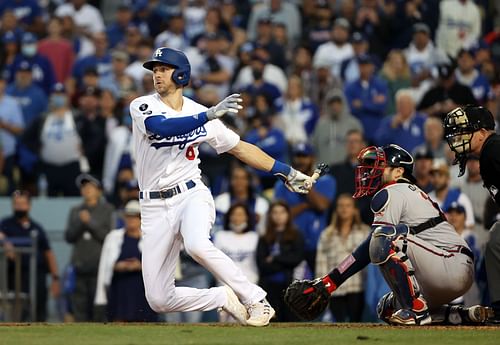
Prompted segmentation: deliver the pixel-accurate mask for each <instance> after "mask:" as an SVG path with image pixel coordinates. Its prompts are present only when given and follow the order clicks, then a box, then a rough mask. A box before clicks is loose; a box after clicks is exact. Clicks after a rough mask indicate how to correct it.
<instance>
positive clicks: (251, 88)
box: [243, 54, 281, 105]
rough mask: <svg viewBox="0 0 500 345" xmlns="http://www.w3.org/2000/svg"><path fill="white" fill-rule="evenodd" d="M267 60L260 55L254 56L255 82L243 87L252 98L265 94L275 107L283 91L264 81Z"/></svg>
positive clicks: (252, 64) (253, 71)
mask: <svg viewBox="0 0 500 345" xmlns="http://www.w3.org/2000/svg"><path fill="white" fill-rule="evenodd" d="M266 64H267V60H266V59H264V58H262V57H261V56H260V55H258V54H253V55H252V61H251V62H250V66H251V71H252V77H253V81H252V82H251V83H250V84H248V85H245V86H243V91H245V92H248V93H249V94H250V95H252V96H256V95H258V94H265V95H266V97H267V98H268V99H269V100H270V101H271V104H272V105H274V104H275V102H276V101H277V100H278V98H280V97H281V91H280V90H279V89H278V87H277V86H276V85H274V84H272V83H270V82H268V81H266V80H265V79H264V69H265V67H266Z"/></svg>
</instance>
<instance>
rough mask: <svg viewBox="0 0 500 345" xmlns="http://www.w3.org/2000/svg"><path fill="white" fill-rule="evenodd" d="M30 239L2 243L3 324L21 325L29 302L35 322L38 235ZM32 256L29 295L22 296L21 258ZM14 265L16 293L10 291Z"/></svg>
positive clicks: (33, 233)
mask: <svg viewBox="0 0 500 345" xmlns="http://www.w3.org/2000/svg"><path fill="white" fill-rule="evenodd" d="M30 234H31V237H29V238H26V237H10V238H6V239H4V240H0V321H6V322H20V321H26V320H23V319H24V317H25V315H23V314H24V310H25V308H24V305H25V304H26V301H28V302H29V317H30V321H36V310H37V308H36V304H37V303H36V302H37V301H36V296H37V293H36V292H37V291H36V290H37V286H36V283H37V279H36V278H37V272H36V269H37V239H38V232H37V231H31V233H30ZM23 255H29V292H28V294H26V293H24V292H22V273H23V272H22V256H23ZM9 260H12V261H13V263H14V277H13V280H14V284H13V285H14V290H13V291H9V285H11V284H10V282H9V274H8V262H9Z"/></svg>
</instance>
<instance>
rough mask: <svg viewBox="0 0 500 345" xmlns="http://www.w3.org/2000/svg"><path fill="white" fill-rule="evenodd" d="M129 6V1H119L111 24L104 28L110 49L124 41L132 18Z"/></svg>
mask: <svg viewBox="0 0 500 345" xmlns="http://www.w3.org/2000/svg"><path fill="white" fill-rule="evenodd" d="M131 5H132V4H131V2H130V1H127V0H121V1H120V3H119V4H118V7H117V9H116V12H115V18H114V20H113V22H112V23H111V24H110V25H108V26H107V28H106V36H107V37H108V40H109V46H110V48H115V47H116V45H117V44H119V43H120V42H123V41H124V39H125V35H126V31H127V28H128V26H129V24H130V23H132V19H133V18H134V12H133V7H132V6H131Z"/></svg>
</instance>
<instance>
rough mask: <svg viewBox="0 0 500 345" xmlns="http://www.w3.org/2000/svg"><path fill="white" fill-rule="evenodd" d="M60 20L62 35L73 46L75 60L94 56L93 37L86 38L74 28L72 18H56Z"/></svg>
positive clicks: (68, 16)
mask: <svg viewBox="0 0 500 345" xmlns="http://www.w3.org/2000/svg"><path fill="white" fill-rule="evenodd" d="M57 17H58V18H61V19H62V35H63V37H64V38H66V39H67V40H69V41H70V42H71V43H72V44H73V50H74V53H75V56H76V58H77V59H83V58H84V57H87V56H91V55H94V53H95V50H96V47H95V45H94V42H93V37H87V36H85V35H84V33H83V32H81V31H80V30H79V28H78V27H77V26H76V24H75V21H74V19H73V17H72V16H70V15H64V16H57Z"/></svg>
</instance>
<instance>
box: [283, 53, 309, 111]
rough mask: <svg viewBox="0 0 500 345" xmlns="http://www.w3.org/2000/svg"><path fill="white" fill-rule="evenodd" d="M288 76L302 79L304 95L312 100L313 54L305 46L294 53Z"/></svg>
mask: <svg viewBox="0 0 500 345" xmlns="http://www.w3.org/2000/svg"><path fill="white" fill-rule="evenodd" d="M288 75H289V76H292V75H296V76H298V77H299V78H300V79H302V85H303V88H304V95H306V96H307V97H309V98H310V99H311V100H312V98H311V91H312V88H313V85H312V83H313V76H314V70H313V68H312V56H311V52H310V51H309V49H308V48H306V47H305V46H298V47H297V48H296V49H295V51H294V52H293V54H292V60H291V65H290V68H289V71H288ZM312 101H314V100H312Z"/></svg>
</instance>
